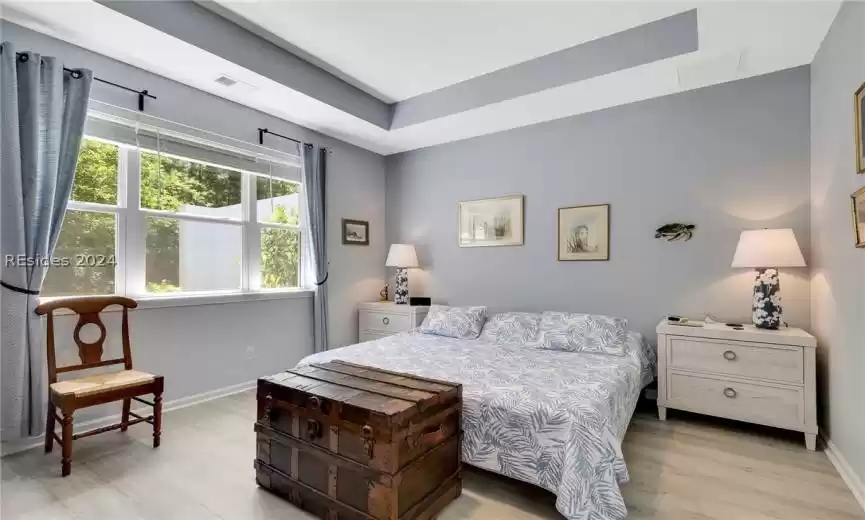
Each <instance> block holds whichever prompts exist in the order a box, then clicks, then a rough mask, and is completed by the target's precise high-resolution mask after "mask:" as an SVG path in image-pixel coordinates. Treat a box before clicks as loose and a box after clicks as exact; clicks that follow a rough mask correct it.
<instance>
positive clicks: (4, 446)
mask: <svg viewBox="0 0 865 520" xmlns="http://www.w3.org/2000/svg"><path fill="white" fill-rule="evenodd" d="M257 381H258V380H252V381H246V382H245V383H240V384H237V385H231V386H226V387H223V388H217V389H216V390H210V391H207V392H202V393H200V394H195V395H190V396H187V397H181V398H179V399H172V400H171V401H165V402H164V403H163V405H162V410H163V411H164V412H170V411H171V410H179V409H180V408H186V407H187V406H193V405H196V404H201V403H206V402H207V401H213V400H214V399H219V398H220V397H226V396H229V395H234V394H239V393H240V392H245V391H247V390H252V389H253V388H255V386H256V384H257ZM133 411H135V412H139V413H140V412H142V411H143V409H133ZM119 420H120V415H119V414H116V415H109V416H107V417H100V418H98V419H92V420H89V421H85V422H83V423H80V424H76V425H75V426H76V429H78V428H81V429H85V430H89V429H91V428H100V427H102V426H108V425H109V424H115V423H117V422H118V421H119ZM43 440H44V436H42V435H40V436H38V437H28V438H26V439H20V440H16V441H5V442H2V443H0V458H2V457H5V456H7V455H12V454H13V453H20V452H22V451H26V450H30V449H33V448H36V447H38V446H42V445H43Z"/></svg>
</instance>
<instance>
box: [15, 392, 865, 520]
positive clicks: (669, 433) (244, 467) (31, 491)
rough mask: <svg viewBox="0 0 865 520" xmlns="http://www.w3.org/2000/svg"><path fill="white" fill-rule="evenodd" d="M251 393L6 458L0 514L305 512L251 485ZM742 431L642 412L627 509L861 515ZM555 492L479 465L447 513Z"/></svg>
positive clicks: (499, 511)
mask: <svg viewBox="0 0 865 520" xmlns="http://www.w3.org/2000/svg"><path fill="white" fill-rule="evenodd" d="M254 399H255V396H254V394H253V393H252V392H246V393H243V394H238V395H235V396H231V397H226V398H223V399H219V400H216V401H211V402H208V403H204V404H201V405H197V406H193V407H189V408H185V409H182V410H177V411H175V412H170V413H168V414H167V415H166V418H165V434H164V435H163V440H162V447H160V448H159V449H157V450H153V449H151V448H150V446H149V442H150V430H149V427H148V426H147V425H139V426H136V427H133V428H130V430H129V433H128V434H122V433H118V432H112V433H106V434H103V435H98V436H96V437H91V438H87V439H82V440H81V441H79V442H78V443H76V445H75V452H74V458H73V468H72V475H71V476H70V477H68V478H65V479H64V478H60V455H59V453H58V452H59V449H57V448H55V452H54V453H53V454H51V455H44V454H43V453H42V450H41V449H35V450H31V451H28V452H25V453H19V454H16V455H11V456H8V457H6V458H4V459H2V462H0V472H2V486H0V498H2V500H0V503H2V505H0V517H2V519H3V520H18V519H25V518H26V519H28V520H37V519H38V520H45V519H62V520H68V519H82V520H84V519H87V520H101V519H105V520H109V519H110V520H138V519H154V520H157V519H158V520H167V519H178V520H199V519H207V520H209V519H230V520H235V519H237V520H246V519H281V520H306V519H310V518H311V517H310V516H308V515H306V514H304V513H302V512H300V511H299V510H297V509H295V508H293V507H292V506H291V505H289V504H288V503H287V502H285V501H283V500H282V499H280V498H278V497H276V496H273V495H271V494H269V493H267V492H266V491H263V490H261V489H259V488H258V487H257V485H256V484H255V479H254V476H253V471H252V458H253V442H254V434H253V432H252V424H253V420H254V416H255V405H254ZM747 428H748V427H746V426H742V425H739V424H735V423H718V422H708V421H706V420H704V419H701V418H699V417H697V416H692V415H685V414H676V413H675V412H671V418H670V420H669V421H668V422H666V423H662V422H659V421H657V420H656V419H655V418H654V416H653V415H651V414H650V413H648V412H641V413H638V414H637V415H636V416H635V419H634V422H633V424H632V426H631V429H630V431H629V432H628V435H627V438H626V441H625V446H624V451H625V459H626V460H627V462H628V467H629V468H630V471H631V483H629V484H627V485H626V486H625V487H624V494H625V499H626V501H627V504H628V508H629V510H630V511H631V515H630V517H629V518H633V519H656V520H661V519H663V520H683V519H697V520H705V519H723V520H765V519H777V520H846V519H858V520H863V519H865V513H863V511H862V510H861V509H860V508H859V506H858V504H857V503H856V501H855V500H854V498H853V496H852V495H851V493H850V492H849V490H848V489H847V488H846V487H845V485H844V483H843V482H842V480H841V478H840V477H839V476H838V474H837V473H836V472H835V470H834V469H833V468H832V466H831V464H830V463H829V461H828V460H827V459H826V456H825V455H824V454H823V453H821V452H817V453H813V452H807V451H805V449H804V447H803V445H802V442H801V439H800V438H799V436H786V435H784V434H783V433H781V432H777V431H771V432H766V431H762V432H755V431H753V430H748V429H747ZM554 502H555V498H554V497H553V495H551V494H549V493H546V492H544V491H542V490H540V489H537V488H534V487H532V486H528V485H524V484H520V483H517V482H514V481H511V480H507V479H504V478H501V477H498V476H495V475H492V474H489V473H484V472H480V471H477V470H471V469H470V470H469V471H468V472H467V475H466V478H465V490H464V492H463V495H462V497H460V498H459V499H458V500H457V501H456V502H454V503H453V504H451V505H450V506H449V507H448V508H447V509H446V510H445V511H444V512H443V513H442V515H441V517H440V518H441V519H442V520H455V519H474V520H505V519H508V520H510V519H513V520H520V519H560V518H561V516H559V515H558V513H557V512H556V510H555V507H554Z"/></svg>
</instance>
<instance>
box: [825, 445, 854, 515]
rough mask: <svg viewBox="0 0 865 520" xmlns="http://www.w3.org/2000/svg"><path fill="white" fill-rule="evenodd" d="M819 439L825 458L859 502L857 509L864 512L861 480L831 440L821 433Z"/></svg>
mask: <svg viewBox="0 0 865 520" xmlns="http://www.w3.org/2000/svg"><path fill="white" fill-rule="evenodd" d="M820 437H821V438H822V439H823V444H824V445H825V446H826V457H828V458H829V462H831V463H832V465H833V466H835V469H836V470H837V471H838V474H840V475H841V478H842V479H844V483H845V484H847V487H849V488H850V491H851V492H852V493H853V496H854V497H855V498H856V501H857V502H859V507H861V508H862V509H863V510H865V484H863V483H862V480H861V479H860V478H859V476H858V475H856V472H855V471H853V468H852V467H851V466H850V464H849V463H848V462H847V459H845V458H844V455H843V454H842V453H841V451H840V450H839V449H838V447H837V446H835V444H834V443H833V442H832V440H831V439H829V437H826V436H825V435H824V434H822V433H821V434H820Z"/></svg>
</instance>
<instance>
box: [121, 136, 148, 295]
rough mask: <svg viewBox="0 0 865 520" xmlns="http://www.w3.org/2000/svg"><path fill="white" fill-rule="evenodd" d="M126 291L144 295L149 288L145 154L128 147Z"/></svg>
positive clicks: (131, 293)
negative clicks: (143, 188) (143, 201)
mask: <svg viewBox="0 0 865 520" xmlns="http://www.w3.org/2000/svg"><path fill="white" fill-rule="evenodd" d="M125 211H126V258H125V262H124V263H125V264H126V294H128V295H130V296H133V297H134V296H141V295H144V294H145V293H146V292H147V291H146V283H145V279H146V275H145V266H146V261H145V241H146V238H147V233H146V230H145V222H144V214H143V213H141V153H140V151H139V150H138V149H137V148H128V149H126V210H125Z"/></svg>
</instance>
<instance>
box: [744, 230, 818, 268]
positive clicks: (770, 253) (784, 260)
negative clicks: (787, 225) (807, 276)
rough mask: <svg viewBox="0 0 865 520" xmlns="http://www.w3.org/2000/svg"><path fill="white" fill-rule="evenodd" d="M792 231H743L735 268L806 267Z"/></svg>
mask: <svg viewBox="0 0 865 520" xmlns="http://www.w3.org/2000/svg"><path fill="white" fill-rule="evenodd" d="M805 265H806V264H805V257H803V256H802V250H801V249H799V243H798V242H796V235H794V234H793V230H792V229H755V230H752V231H742V236H740V237H739V245H738V246H737V247H736V254H735V255H733V267H752V268H760V267H805Z"/></svg>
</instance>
